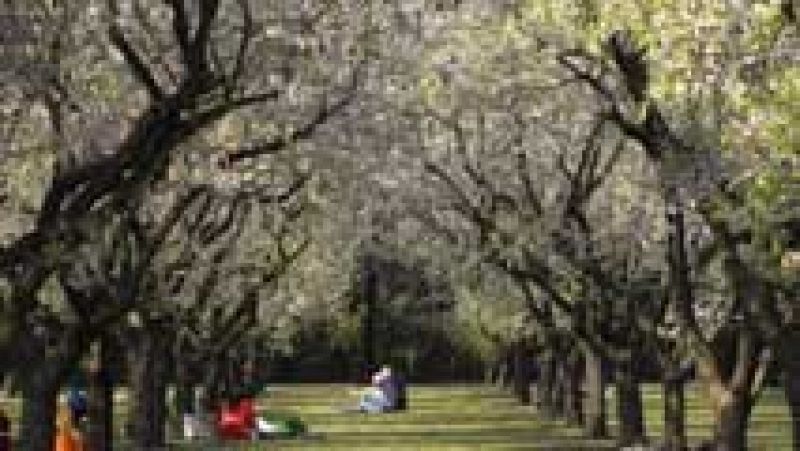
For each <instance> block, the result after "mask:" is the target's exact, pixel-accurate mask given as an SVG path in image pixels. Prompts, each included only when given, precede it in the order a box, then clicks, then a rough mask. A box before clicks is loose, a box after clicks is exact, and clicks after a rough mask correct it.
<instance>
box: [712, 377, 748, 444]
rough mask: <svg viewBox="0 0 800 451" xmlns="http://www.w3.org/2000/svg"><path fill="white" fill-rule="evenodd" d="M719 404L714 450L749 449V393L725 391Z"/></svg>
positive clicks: (718, 400) (721, 394) (719, 399)
mask: <svg viewBox="0 0 800 451" xmlns="http://www.w3.org/2000/svg"><path fill="white" fill-rule="evenodd" d="M716 402H717V418H716V421H715V425H714V439H713V445H712V446H713V448H712V449H714V450H715V451H740V450H744V449H747V422H748V420H749V416H750V411H751V405H750V399H749V395H748V394H747V393H736V392H734V391H732V390H725V391H723V392H721V393H720V397H719V398H718V399H717V400H716Z"/></svg>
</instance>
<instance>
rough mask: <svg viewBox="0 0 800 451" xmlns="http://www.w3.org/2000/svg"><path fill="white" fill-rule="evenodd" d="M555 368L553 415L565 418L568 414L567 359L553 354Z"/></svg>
mask: <svg viewBox="0 0 800 451" xmlns="http://www.w3.org/2000/svg"><path fill="white" fill-rule="evenodd" d="M553 358H554V359H553V368H554V374H555V380H554V381H553V394H552V400H553V406H552V407H553V416H554V417H555V418H564V415H565V414H566V411H567V408H566V401H567V397H566V388H567V387H566V385H567V384H566V379H567V370H566V365H565V359H564V357H563V356H562V355H560V353H559V354H555V355H554V356H553Z"/></svg>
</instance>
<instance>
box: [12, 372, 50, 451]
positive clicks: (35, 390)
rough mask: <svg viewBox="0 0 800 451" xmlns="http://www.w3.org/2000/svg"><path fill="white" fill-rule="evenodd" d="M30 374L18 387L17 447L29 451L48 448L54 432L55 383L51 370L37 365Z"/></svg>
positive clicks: (43, 450)
mask: <svg viewBox="0 0 800 451" xmlns="http://www.w3.org/2000/svg"><path fill="white" fill-rule="evenodd" d="M43 366H44V365H43ZM32 373H33V374H31V375H30V376H29V377H28V378H27V381H26V382H25V383H24V384H23V388H22V399H23V401H22V402H23V403H22V420H21V430H20V435H19V438H20V440H19V446H18V448H19V449H24V450H29V451H51V450H52V449H53V438H54V435H55V420H56V416H55V412H56V398H57V396H58V389H59V382H58V380H57V379H56V378H54V377H53V371H52V370H51V369H48V368H41V369H40V370H37V371H32Z"/></svg>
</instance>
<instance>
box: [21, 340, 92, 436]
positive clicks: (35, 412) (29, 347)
mask: <svg viewBox="0 0 800 451" xmlns="http://www.w3.org/2000/svg"><path fill="white" fill-rule="evenodd" d="M59 338H61V340H59V341H58V342H57V343H56V345H55V346H54V347H48V346H47V345H46V344H45V341H46V337H43V336H38V335H35V334H34V333H31V332H28V333H27V334H26V335H24V336H22V337H20V338H19V340H20V341H19V342H20V344H21V346H23V347H24V348H23V349H22V350H21V355H22V356H24V357H25V359H26V361H27V362H28V365H29V366H27V367H26V368H25V369H24V377H23V378H22V384H21V385H22V418H21V420H20V435H19V445H18V449H24V450H26V451H52V449H53V439H54V436H55V419H56V418H55V417H56V415H55V413H56V408H57V400H58V391H59V389H60V388H61V384H62V382H63V381H64V379H65V378H66V376H67V374H68V371H69V368H70V367H71V365H73V364H74V363H75V362H76V361H77V359H78V358H79V357H80V354H81V350H82V349H84V348H83V343H84V342H83V341H82V336H81V335H80V334H78V333H75V330H67V331H65V332H64V333H63V334H62V335H61V336H60V337H59Z"/></svg>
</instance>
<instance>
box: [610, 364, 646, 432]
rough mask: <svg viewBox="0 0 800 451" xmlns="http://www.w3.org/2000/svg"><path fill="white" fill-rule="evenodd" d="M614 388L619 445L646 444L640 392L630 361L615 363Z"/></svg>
mask: <svg viewBox="0 0 800 451" xmlns="http://www.w3.org/2000/svg"><path fill="white" fill-rule="evenodd" d="M616 388H617V390H616V391H617V393H616V395H617V396H616V397H617V414H618V417H619V442H620V444H621V445H622V446H630V445H633V444H637V443H644V442H646V436H645V429H644V412H643V407H642V392H641V389H640V387H639V380H638V374H636V368H635V366H634V365H633V361H632V359H631V360H624V361H621V362H618V363H617V380H616Z"/></svg>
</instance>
